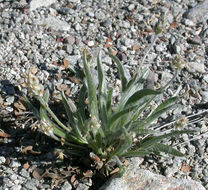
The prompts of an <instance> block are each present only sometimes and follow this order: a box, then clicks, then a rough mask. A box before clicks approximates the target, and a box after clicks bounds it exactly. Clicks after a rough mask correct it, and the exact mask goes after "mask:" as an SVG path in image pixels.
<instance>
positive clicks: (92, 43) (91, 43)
mask: <svg viewBox="0 0 208 190" xmlns="http://www.w3.org/2000/svg"><path fill="white" fill-rule="evenodd" d="M87 45H88V46H89V47H92V46H94V45H95V43H94V41H89V42H88V43H87Z"/></svg>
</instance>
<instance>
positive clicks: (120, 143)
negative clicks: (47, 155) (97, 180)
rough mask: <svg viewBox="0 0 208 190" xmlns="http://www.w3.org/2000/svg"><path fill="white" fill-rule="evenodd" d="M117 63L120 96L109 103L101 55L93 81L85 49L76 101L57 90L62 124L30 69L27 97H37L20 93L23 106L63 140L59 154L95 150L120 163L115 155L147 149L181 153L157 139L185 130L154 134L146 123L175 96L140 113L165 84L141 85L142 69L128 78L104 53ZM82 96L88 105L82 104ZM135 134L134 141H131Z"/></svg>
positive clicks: (142, 152) (43, 128)
mask: <svg viewBox="0 0 208 190" xmlns="http://www.w3.org/2000/svg"><path fill="white" fill-rule="evenodd" d="M110 57H111V58H112V59H113V61H114V62H115V63H116V64H117V66H118V70H119V73H120V77H121V85H122V86H121V94H120V101H119V102H118V103H117V104H116V105H113V104H112V99H113V97H112V95H113V89H108V88H107V84H106V80H105V73H104V71H103V67H102V63H101V55H100V54H99V55H98V57H97V70H98V71H97V72H98V81H99V83H98V86H96V85H95V83H94V80H93V76H92V74H91V72H90V67H89V64H88V60H87V56H86V53H85V54H84V56H83V63H84V73H85V78H84V79H83V85H82V88H81V90H80V94H79V97H78V104H77V105H75V103H74V102H73V101H72V100H70V99H67V98H66V96H65V94H64V92H62V94H61V95H62V102H63V105H64V107H65V110H66V115H67V117H68V122H67V124H64V123H62V122H61V121H60V120H59V118H57V116H56V115H55V114H54V113H53V112H52V110H51V109H50V108H49V105H48V100H49V91H48V90H46V91H45V94H44V93H43V87H41V84H40V83H39V82H38V79H37V78H36V77H35V76H33V75H32V74H31V73H29V75H28V79H27V81H28V88H29V91H30V93H32V95H33V97H35V98H36V99H37V100H38V101H39V102H40V105H41V106H40V109H39V110H38V109H37V108H36V107H34V106H33V105H32V104H31V102H30V101H29V99H28V98H27V97H25V99H26V102H27V103H28V105H29V107H30V108H31V109H32V110H33V113H34V114H35V116H36V118H37V119H38V120H39V121H40V123H39V130H40V131H41V132H43V133H44V134H46V135H48V136H50V137H51V138H53V139H55V140H57V141H60V142H62V143H63V144H64V145H65V150H64V154H70V155H74V156H78V157H83V156H85V155H90V156H91V157H92V159H93V155H94V156H95V155H97V156H98V157H99V158H100V159H102V160H103V161H104V162H105V164H106V165H107V164H108V162H109V161H111V160H112V159H115V160H116V161H117V163H118V165H119V166H122V163H121V162H120V160H119V158H122V157H135V156H145V155H148V154H152V153H158V152H165V153H169V154H173V155H175V156H183V154H182V153H181V152H179V151H178V150H176V149H174V148H172V147H171V146H168V145H165V144H162V143H161V141H162V140H164V139H165V138H168V137H172V136H177V135H180V134H183V133H187V132H188V131H187V130H180V131H175V130H173V131H169V132H168V133H167V134H160V132H156V131H155V130H150V129H148V126H150V124H151V123H152V122H153V121H154V120H155V119H157V118H158V117H159V116H161V114H163V113H165V112H167V111H168V110H169V109H171V108H172V106H173V105H174V104H175V102H176V101H177V99H178V98H177V97H171V98H169V99H167V100H165V101H164V102H163V103H162V104H160V105H159V106H158V107H157V108H156V109H155V110H154V111H152V113H151V114H150V115H148V116H146V117H143V116H142V114H143V112H144V111H145V110H146V109H147V108H148V107H149V106H150V103H151V102H152V101H153V100H154V98H155V97H156V96H158V95H160V94H161V93H163V92H164V90H165V89H166V88H167V87H168V85H169V84H170V83H171V81H172V80H173V79H174V78H175V77H176V75H177V72H178V71H176V74H175V75H174V77H173V79H172V80H171V81H169V82H168V83H167V84H166V85H165V87H163V88H160V89H159V90H152V89H145V88H144V80H145V78H146V77H147V76H148V71H145V72H143V73H138V72H137V73H135V75H134V76H133V77H132V78H131V79H130V80H129V81H128V79H127V77H126V74H125V71H124V68H123V65H122V64H121V62H120V61H119V59H118V58H117V57H115V56H114V55H111V54H110ZM86 98H87V99H88V104H86ZM135 139H136V140H135Z"/></svg>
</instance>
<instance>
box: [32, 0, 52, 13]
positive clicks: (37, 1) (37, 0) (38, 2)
mask: <svg viewBox="0 0 208 190" xmlns="http://www.w3.org/2000/svg"><path fill="white" fill-rule="evenodd" d="M55 2H56V0H44V1H43V0H32V1H31V2H30V10H31V11H33V10H35V9H37V8H39V7H42V6H45V7H47V6H49V5H51V4H53V3H55Z"/></svg>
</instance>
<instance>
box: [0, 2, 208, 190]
mask: <svg viewBox="0 0 208 190" xmlns="http://www.w3.org/2000/svg"><path fill="white" fill-rule="evenodd" d="M162 14H165V20H166V25H165V31H164V33H163V34H162V35H161V36H160V37H159V39H158V40H157V42H156V44H155V46H154V47H153V48H152V50H151V51H150V53H149V54H148V56H147V59H146V61H145V64H144V66H145V67H148V68H150V70H151V72H150V75H149V77H148V80H147V86H148V87H149V88H159V87H160V86H161V85H164V84H165V83H166V82H167V80H169V79H170V78H171V77H172V76H173V71H174V70H173V67H172V65H171V62H172V60H173V59H174V58H175V56H176V55H180V56H181V57H183V58H184V60H185V62H186V67H185V68H184V69H183V70H182V71H181V73H180V75H179V76H178V77H177V79H176V80H175V81H174V82H173V84H172V86H171V87H170V88H169V89H168V90H167V91H166V93H165V95H164V97H167V96H171V95H173V94H174V92H175V90H176V89H177V87H178V86H180V85H181V88H180V92H179V96H180V97H181V101H180V104H179V105H178V106H177V109H174V110H173V111H171V112H169V113H167V114H164V115H162V117H161V119H160V120H159V121H158V122H161V121H164V122H165V123H167V122H169V121H171V120H176V119H177V118H179V117H180V116H181V115H184V116H190V115H191V116H192V115H194V114H196V115H195V116H194V117H191V116H190V117H189V119H190V121H189V125H188V127H189V128H191V129H194V130H196V133H195V134H194V135H192V136H188V135H183V136H182V137H181V138H179V139H173V141H171V143H172V144H173V145H174V146H175V147H177V148H178V149H179V150H180V151H181V152H183V153H185V154H186V157H185V158H178V157H167V156H166V157H163V158H158V157H147V158H145V159H144V161H143V162H142V164H141V168H144V169H146V168H148V169H149V170H150V171H153V172H155V173H159V174H162V175H165V176H167V177H171V176H174V177H176V178H182V177H183V178H186V179H194V180H196V181H199V182H201V183H202V184H203V185H204V187H205V188H207V189H208V183H207V182H208V138H207V137H208V127H207V119H206V114H207V112H206V109H207V108H208V104H207V102H208V90H207V89H208V88H207V87H208V73H207V66H208V59H207V58H208V22H207V18H208V1H207V0H204V1H201V0H198V1H197V0H184V1H181V0H169V1H168V0H161V1H159V0H141V1H137V0H103V1H100V0H64V1H62V0H45V1H41V0H30V1H23V0H21V1H15V0H0V127H1V130H0V189H4V190H6V189H15V190H19V189H25V190H26V189H33V190H34V189H62V190H65V189H72V188H75V189H80V190H81V189H89V188H90V186H92V179H91V178H90V177H89V176H90V174H89V173H87V171H82V170H81V169H80V168H78V167H76V166H74V165H70V164H68V165H67V164H66V163H65V165H64V166H63V164H59V165H58V163H57V162H56V160H57V159H56V155H54V154H53V149H54V148H55V147H58V146H59V145H58V144H55V143H54V142H53V141H51V140H50V139H48V138H47V137H45V136H43V135H40V134H39V133H38V132H36V131H32V128H31V127H30V128H28V126H29V124H31V123H32V122H34V121H35V120H34V118H33V117H32V115H31V113H30V112H29V111H28V110H27V109H26V108H25V106H24V104H22V98H21V93H27V89H26V85H25V81H24V77H25V74H26V73H27V72H28V70H29V68H32V69H31V70H32V72H33V73H34V74H36V76H38V77H39V79H40V81H41V82H42V83H43V84H44V85H45V87H47V88H49V90H50V91H51V95H52V98H51V99H52V100H53V101H54V104H55V102H57V101H58V100H59V99H60V95H59V92H60V91H61V90H65V92H66V94H67V96H68V97H70V98H74V97H76V94H77V92H78V91H79V88H80V83H79V79H78V78H77V77H75V76H74V75H73V72H74V71H75V69H76V68H77V67H80V68H82V60H81V52H82V50H83V48H88V49H89V51H90V52H91V54H92V55H93V56H95V55H97V52H98V51H99V50H100V49H101V50H102V60H103V63H104V68H105V71H106V73H107V76H108V80H109V82H112V84H111V85H115V86H116V85H117V84H118V83H119V78H118V74H117V73H118V72H117V68H116V66H115V64H114V63H113V62H112V60H111V59H110V57H109V56H108V55H107V54H106V52H107V51H110V52H112V53H113V54H115V55H117V56H118V57H119V58H120V60H121V61H122V63H123V64H124V67H125V69H126V72H127V73H128V74H129V76H131V75H132V74H133V72H134V71H135V68H136V67H137V66H138V64H139V63H140V61H141V58H142V56H143V55H144V54H145V51H146V50H147V48H148V46H149V44H150V43H151V40H152V39H153V37H154V32H153V28H154V26H155V24H156V23H157V22H158V19H159V18H160V17H161V15H162ZM92 72H93V74H94V75H95V76H96V70H95V65H94V67H93V69H92ZM116 95H117V92H115V94H114V96H116ZM158 102H159V99H158V100H156V102H155V105H157V103H158ZM166 118H169V120H168V121H167V120H166ZM158 124H159V123H158ZM168 127H172V126H171V125H168ZM193 138H194V139H193ZM190 140H191V141H190ZM184 141H185V143H183V142H184ZM72 162H73V161H72ZM94 188H98V187H94ZM91 189H93V188H92V187H91Z"/></svg>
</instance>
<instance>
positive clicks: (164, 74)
mask: <svg viewBox="0 0 208 190" xmlns="http://www.w3.org/2000/svg"><path fill="white" fill-rule="evenodd" d="M172 77H173V75H172V74H171V73H169V72H167V71H163V72H162V81H161V83H162V85H165V84H166V83H167V81H169V80H170V79H171V78H172Z"/></svg>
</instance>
